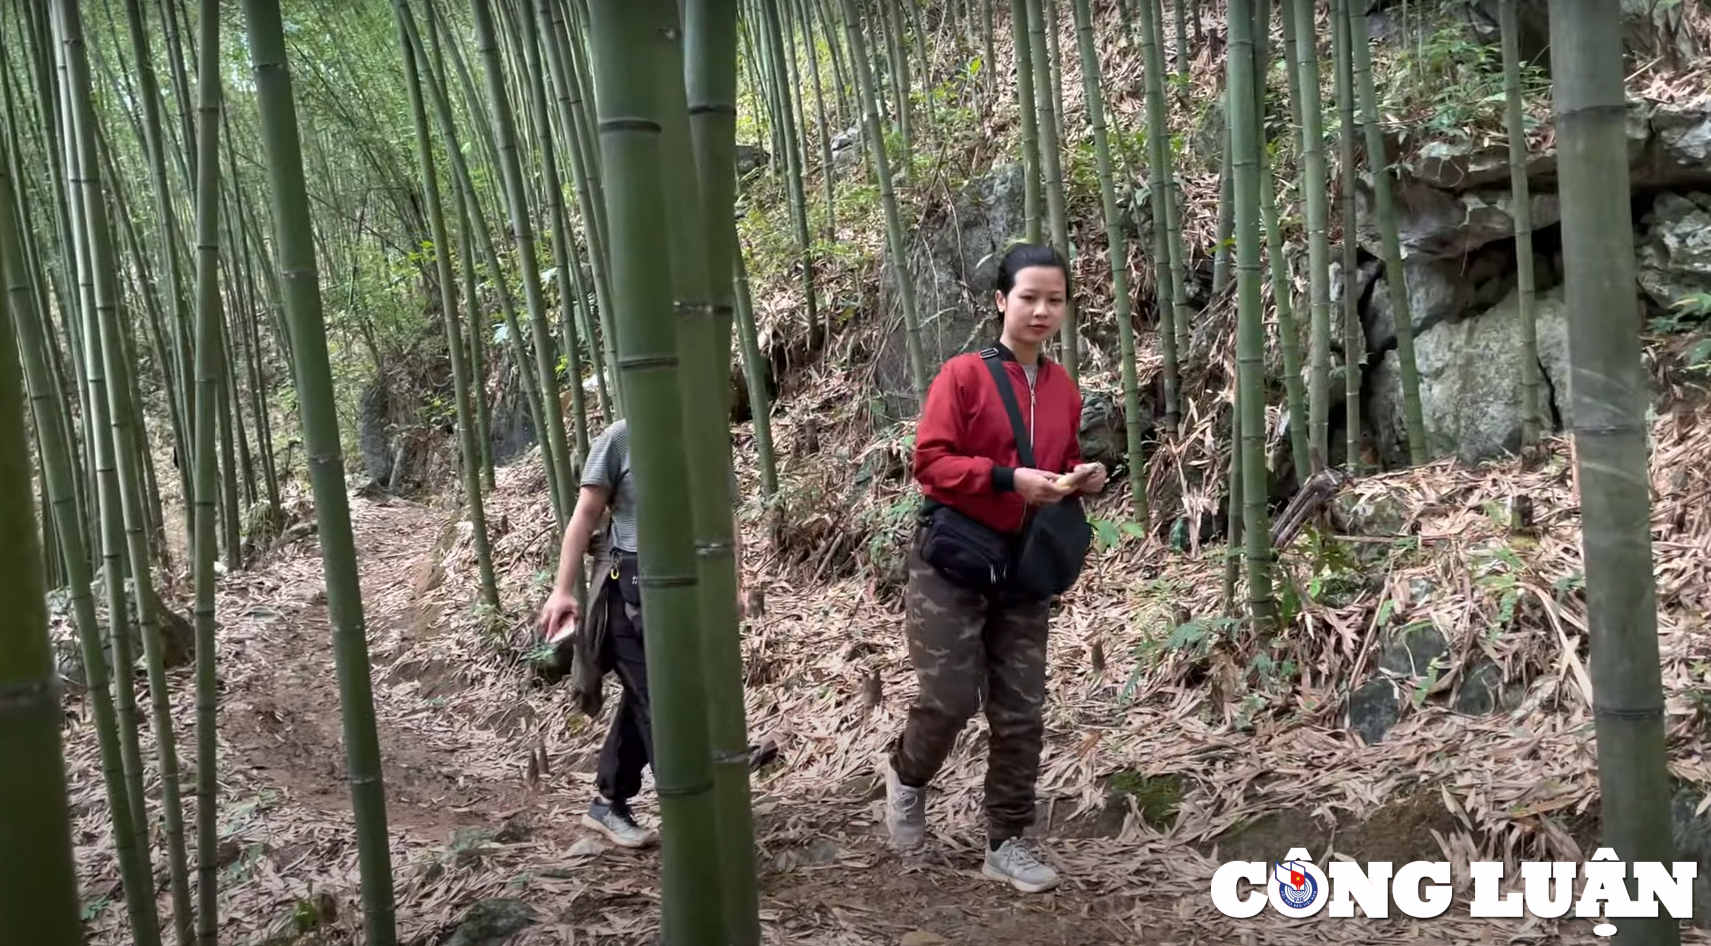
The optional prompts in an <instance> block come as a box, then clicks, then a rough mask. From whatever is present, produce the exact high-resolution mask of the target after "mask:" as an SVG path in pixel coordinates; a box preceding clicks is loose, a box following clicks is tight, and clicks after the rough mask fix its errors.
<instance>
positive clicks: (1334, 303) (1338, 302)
mask: <svg viewBox="0 0 1711 946" xmlns="http://www.w3.org/2000/svg"><path fill="white" fill-rule="evenodd" d="M1331 255H1332V257H1333V259H1332V260H1331V265H1330V267H1329V273H1330V278H1331V281H1330V285H1329V286H1328V287H1327V288H1328V291H1329V292H1330V296H1329V299H1330V303H1331V322H1332V325H1333V326H1335V328H1334V329H1333V331H1332V333H1331V334H1332V335H1333V336H1334V338H1333V340H1332V342H1331V345H1332V347H1341V345H1342V338H1343V334H1342V332H1341V331H1340V328H1341V326H1342V322H1341V321H1340V319H1341V317H1342V313H1343V254H1342V250H1341V249H1338V248H1334V247H1333V248H1332V251H1331ZM1383 270H1384V261H1383V260H1381V259H1379V258H1378V257H1376V256H1370V255H1363V256H1362V258H1361V260H1360V262H1359V263H1357V264H1356V265H1355V287H1354V292H1355V299H1356V300H1357V302H1356V304H1357V305H1363V306H1364V305H1365V304H1366V300H1367V293H1368V291H1369V290H1370V289H1371V287H1372V283H1373V280H1375V279H1377V278H1378V274H1379V273H1380V272H1382V271H1383ZM1303 311H1307V310H1305V309H1304V310H1303Z"/></svg>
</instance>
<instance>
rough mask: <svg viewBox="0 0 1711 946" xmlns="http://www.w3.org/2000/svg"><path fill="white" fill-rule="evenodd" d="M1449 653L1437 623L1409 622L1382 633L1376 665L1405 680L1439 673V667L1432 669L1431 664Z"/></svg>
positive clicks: (1448, 645)
mask: <svg viewBox="0 0 1711 946" xmlns="http://www.w3.org/2000/svg"><path fill="white" fill-rule="evenodd" d="M1449 653H1450V644H1449V641H1447V640H1445V639H1444V632H1443V631H1440V630H1438V628H1437V625H1435V624H1430V623H1419V624H1410V625H1406V626H1404V627H1400V628H1397V629H1395V630H1393V631H1388V632H1386V633H1385V634H1384V639H1383V646H1382V647H1381V648H1380V650H1379V653H1378V666H1379V669H1381V670H1383V671H1386V672H1388V673H1391V674H1394V675H1396V676H1398V677H1402V678H1404V679H1412V678H1420V677H1427V676H1430V675H1431V674H1432V673H1434V672H1436V673H1437V674H1439V675H1440V676H1441V675H1442V674H1443V669H1442V668H1441V667H1440V668H1439V669H1438V670H1436V671H1434V670H1433V669H1432V664H1433V662H1434V661H1442V660H1443V659H1444V658H1445V657H1448V656H1449Z"/></svg>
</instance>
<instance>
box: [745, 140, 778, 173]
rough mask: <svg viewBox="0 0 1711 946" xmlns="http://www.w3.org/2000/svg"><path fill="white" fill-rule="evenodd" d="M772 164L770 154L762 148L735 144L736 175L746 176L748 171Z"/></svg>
mask: <svg viewBox="0 0 1711 946" xmlns="http://www.w3.org/2000/svg"><path fill="white" fill-rule="evenodd" d="M770 164H772V155H770V154H768V153H767V152H766V150H765V149H764V148H758V147H756V146H754V145H745V144H739V145H737V176H738V177H747V176H748V174H749V172H751V171H754V170H757V169H759V168H764V167H767V166H768V165H770Z"/></svg>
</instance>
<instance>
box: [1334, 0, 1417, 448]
mask: <svg viewBox="0 0 1711 946" xmlns="http://www.w3.org/2000/svg"><path fill="white" fill-rule="evenodd" d="M1345 9H1346V10H1347V11H1348V30H1349V51H1350V53H1351V54H1352V60H1353V61H1352V71H1353V74H1354V80H1355V81H1354V87H1355V92H1356V94H1357V95H1358V96H1359V103H1360V111H1361V115H1360V119H1361V123H1362V124H1363V125H1364V126H1365V131H1366V164H1367V170H1368V171H1370V172H1372V197H1373V201H1372V202H1373V204H1374V206H1375V209H1376V210H1377V216H1378V232H1379V236H1380V239H1381V240H1382V242H1383V244H1384V246H1383V248H1384V287H1385V290H1386V293H1387V294H1388V295H1389V297H1390V317H1391V320H1392V321H1393V322H1394V323H1395V325H1396V373H1397V375H1398V376H1399V377H1400V378H1401V380H1402V418H1403V426H1404V427H1406V428H1407V434H1408V462H1410V463H1412V464H1415V465H1416V466H1417V465H1419V464H1421V463H1425V462H1426V460H1427V457H1428V453H1427V445H1426V421H1425V419H1424V415H1423V414H1422V412H1421V409H1420V371H1419V368H1418V367H1417V366H1416V362H1415V361H1414V317H1413V316H1412V315H1411V314H1410V313H1409V311H1408V281H1407V278H1406V276H1407V273H1406V271H1405V270H1404V268H1403V264H1402V244H1401V240H1400V238H1399V237H1398V236H1397V223H1396V200H1395V198H1394V197H1393V196H1392V193H1391V185H1390V167H1389V165H1390V160H1389V159H1388V158H1387V157H1386V156H1385V149H1384V129H1382V128H1380V127H1379V125H1378V96H1377V94H1376V93H1375V92H1374V90H1373V85H1372V40H1371V38H1370V37H1369V36H1368V32H1369V31H1368V28H1367V21H1366V12H1365V11H1366V7H1365V4H1364V0H1363V2H1362V3H1361V4H1359V5H1358V6H1357V5H1356V4H1354V3H1350V4H1349V5H1348V6H1347V7H1346V8H1345ZM1353 278H1354V276H1353V272H1352V271H1351V272H1350V273H1348V274H1345V283H1344V284H1345V285H1349V284H1352V280H1353Z"/></svg>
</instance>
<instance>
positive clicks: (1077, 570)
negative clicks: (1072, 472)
mask: <svg viewBox="0 0 1711 946" xmlns="http://www.w3.org/2000/svg"><path fill="white" fill-rule="evenodd" d="M980 357H981V358H982V359H984V360H985V361H986V367H987V368H988V369H989V370H990V371H991V372H992V380H993V381H994V382H996V383H997V385H998V394H999V396H1000V397H1002V398H1003V399H1004V410H1005V411H1006V412H1007V413H1009V415H1010V429H1011V430H1012V431H1013V432H1014V433H1015V436H1016V450H1017V452H1018V453H1019V454H1021V458H1022V465H1023V466H1025V467H1032V466H1033V465H1034V448H1033V445H1032V444H1031V443H1030V442H1029V438H1028V431H1027V429H1026V428H1024V427H1023V426H1022V408H1021V407H1020V406H1019V405H1018V404H1017V403H1016V392H1015V391H1014V390H1012V389H1011V387H1010V379H1009V378H1007V377H1006V376H1005V371H1004V365H1003V364H1002V363H1001V362H1000V361H999V359H998V352H997V351H996V350H994V349H990V348H989V349H987V350H985V351H983V352H981V353H980ZM1092 541H1093V528H1092V527H1091V526H1089V525H1088V523H1087V514H1086V512H1084V511H1083V510H1082V507H1081V496H1080V495H1078V494H1073V493H1072V494H1070V495H1068V496H1065V497H1064V498H1062V499H1060V500H1058V501H1057V502H1055V503H1052V504H1050V505H1045V506H1040V507H1038V508H1036V509H1034V510H1033V515H1032V516H1030V517H1029V519H1028V523H1027V525H1026V526H1024V527H1023V529H1022V539H1021V542H1020V543H1019V544H1018V546H1017V549H1016V556H1015V560H1014V563H1013V564H1012V565H1011V567H1010V574H1009V578H1008V580H1007V581H1006V583H1005V584H1006V590H1008V591H1011V592H1014V593H1016V594H1018V595H1021V596H1023V597H1027V598H1050V597H1052V596H1054V595H1061V594H1063V593H1064V592H1066V591H1068V590H1069V589H1070V587H1071V586H1072V585H1074V584H1075V582H1076V579H1078V578H1080V577H1081V569H1082V566H1083V565H1084V564H1086V561H1087V547H1088V545H1090V544H1091V543H1092Z"/></svg>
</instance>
